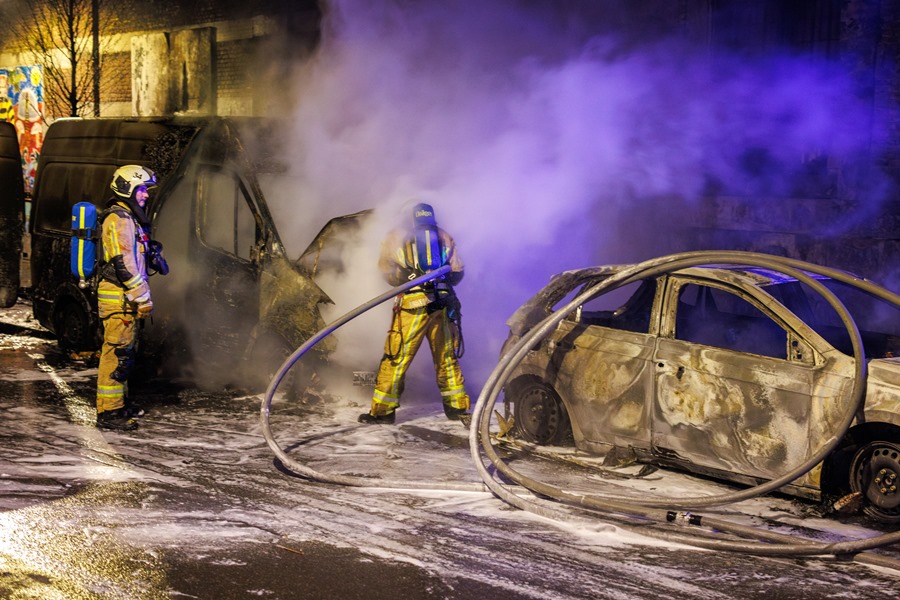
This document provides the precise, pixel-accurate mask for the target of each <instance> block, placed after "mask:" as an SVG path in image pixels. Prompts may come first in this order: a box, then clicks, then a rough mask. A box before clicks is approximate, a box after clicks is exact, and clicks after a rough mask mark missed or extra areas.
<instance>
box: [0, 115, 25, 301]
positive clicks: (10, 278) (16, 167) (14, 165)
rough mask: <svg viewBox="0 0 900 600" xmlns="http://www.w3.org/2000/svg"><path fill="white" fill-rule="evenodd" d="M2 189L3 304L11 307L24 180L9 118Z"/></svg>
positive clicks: (0, 163) (1, 153)
mask: <svg viewBox="0 0 900 600" xmlns="http://www.w3.org/2000/svg"><path fill="white" fill-rule="evenodd" d="M0 189H2V190H3V194H2V196H0V307H2V308H9V307H10V306H12V305H13V304H15V303H16V300H17V299H18V297H19V284H20V281H19V279H20V277H19V275H20V273H19V264H20V260H21V254H22V228H23V227H22V224H23V214H24V211H25V182H24V179H23V177H22V160H21V157H20V155H19V141H18V136H17V135H16V128H15V127H14V126H13V124H12V123H8V122H6V121H3V122H0Z"/></svg>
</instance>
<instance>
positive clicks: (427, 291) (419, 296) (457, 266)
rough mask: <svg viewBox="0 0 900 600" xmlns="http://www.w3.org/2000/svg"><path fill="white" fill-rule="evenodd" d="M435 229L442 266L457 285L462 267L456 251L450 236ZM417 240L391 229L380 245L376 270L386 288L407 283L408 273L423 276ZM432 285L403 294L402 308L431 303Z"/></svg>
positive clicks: (449, 280) (409, 234) (450, 280)
mask: <svg viewBox="0 0 900 600" xmlns="http://www.w3.org/2000/svg"><path fill="white" fill-rule="evenodd" d="M437 229H438V239H439V240H440V246H441V264H444V265H446V264H449V265H450V273H449V274H448V275H447V276H446V278H447V281H448V282H449V283H450V284H451V285H456V284H457V283H459V282H460V280H462V278H463V274H464V272H465V266H464V265H463V262H462V259H461V258H460V257H459V253H458V252H457V250H456V242H454V241H453V238H452V237H451V236H450V234H449V233H447V232H446V231H444V230H443V229H441V228H440V227H438V228H437ZM416 254H417V251H416V238H415V235H414V234H412V233H411V232H410V231H409V230H406V229H394V230H393V231H391V232H390V233H389V234H388V235H387V237H386V238H385V239H384V241H383V242H382V243H381V255H380V256H379V258H378V268H379V269H380V270H381V272H382V274H384V278H385V280H386V281H387V282H388V284H389V285H392V286H398V285H402V284H404V283H406V282H407V281H408V280H409V279H408V278H409V276H410V274H414V275H415V276H416V277H418V276H420V275H424V273H423V272H422V271H421V270H420V269H419V262H418V257H417V256H416ZM432 289H433V288H432V286H427V287H422V286H417V287H414V288H412V289H410V290H409V291H407V292H406V293H405V294H404V295H403V299H402V303H401V308H421V307H422V306H426V305H427V304H429V303H430V302H433V301H434V293H433V292H432Z"/></svg>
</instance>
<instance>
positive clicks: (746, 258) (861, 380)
mask: <svg viewBox="0 0 900 600" xmlns="http://www.w3.org/2000/svg"><path fill="white" fill-rule="evenodd" d="M710 263H725V264H744V265H750V266H757V267H762V268H768V269H772V270H775V271H778V272H781V273H783V274H785V275H788V276H791V277H794V278H796V279H798V280H799V281H801V282H803V283H805V284H807V285H809V286H810V287H812V288H813V289H814V290H815V291H816V292H818V293H819V294H820V295H822V296H823V297H824V298H825V299H826V300H827V301H828V303H829V304H830V305H831V306H832V307H833V308H834V309H835V310H836V311H837V313H838V315H839V316H840V318H841V321H842V323H843V324H844V326H845V327H846V328H847V331H848V333H849V334H850V339H851V342H852V345H853V353H854V358H855V377H854V380H853V386H852V388H851V393H850V394H849V397H850V401H849V402H848V403H847V405H846V407H847V408H846V410H845V412H844V414H843V415H842V418H841V419H840V422H839V425H838V427H837V432H836V433H835V434H834V435H833V436H832V437H831V438H829V439H828V440H827V441H826V443H825V444H824V445H823V447H822V448H820V449H819V450H818V451H817V452H815V453H814V454H813V455H812V456H811V457H810V458H808V459H807V460H806V461H804V462H803V463H802V464H800V465H798V466H797V467H795V468H793V469H791V470H790V471H788V472H787V473H785V474H784V475H782V476H781V477H778V478H776V479H774V480H772V481H770V482H767V483H764V484H760V485H757V486H754V487H751V488H748V489H746V490H742V491H738V492H734V493H730V494H722V495H719V496H708V497H700V498H686V499H680V500H673V499H646V500H638V499H635V498H633V497H622V496H609V495H597V494H591V495H587V494H573V493H571V492H566V491H564V490H562V489H560V488H559V487H556V486H551V485H547V484H543V483H541V482H538V481H536V480H534V479H532V478H529V477H526V476H524V475H522V474H521V473H518V472H517V471H515V470H514V469H512V468H511V467H509V465H507V464H506V463H505V462H504V461H503V460H502V459H501V458H500V457H499V456H498V455H497V453H496V452H495V451H494V449H493V446H492V445H491V440H490V431H489V425H490V418H491V417H490V411H489V410H488V407H490V406H493V405H494V403H495V402H496V399H497V397H498V395H499V393H500V391H501V390H502V388H503V385H504V384H505V383H506V381H507V380H508V379H509V377H510V376H511V374H512V372H513V371H514V369H515V368H516V367H517V366H518V364H519V363H520V362H521V361H522V359H523V358H524V357H525V355H527V353H528V352H529V351H530V349H531V348H533V347H534V346H535V345H536V344H538V343H540V341H542V340H543V339H544V338H545V337H547V336H548V335H549V334H550V333H551V332H552V331H553V330H554V329H555V327H556V326H557V324H558V323H559V322H560V321H561V320H562V319H563V318H565V317H566V316H567V315H568V314H569V313H571V312H572V311H574V310H575V309H576V308H577V307H578V306H579V305H581V304H582V303H584V302H585V301H586V300H587V299H589V298H591V297H593V296H595V295H597V294H599V293H600V292H603V291H606V290H610V289H614V288H616V287H620V286H622V285H625V284H627V283H630V282H632V281H635V280H638V279H641V278H644V277H652V276H657V275H659V274H662V273H665V272H670V271H674V270H677V269H683V268H688V267H691V266H699V265H704V264H710ZM800 269H804V270H805V271H810V272H813V273H816V274H821V275H827V276H832V277H834V278H835V279H838V280H843V281H848V280H853V282H854V283H859V282H860V280H858V279H856V278H852V277H850V276H848V275H847V274H846V273H843V272H840V271H835V270H833V269H827V268H824V267H818V266H816V265H809V264H807V263H803V262H801V261H794V260H792V259H784V258H778V257H772V256H769V255H764V254H756V253H747V252H689V253H682V254H676V255H671V256H665V257H661V258H658V259H655V260H651V261H647V262H644V263H641V264H639V265H635V266H633V267H631V268H629V269H626V270H624V271H621V272H620V273H618V274H616V275H614V276H611V277H610V278H608V279H606V280H604V281H603V282H601V283H599V284H597V285H595V286H592V287H591V288H590V289H587V290H585V291H584V292H582V293H581V294H579V295H578V297H576V298H575V299H573V300H572V301H571V302H569V303H568V304H566V305H565V306H564V307H562V308H560V309H559V310H557V311H556V312H554V313H552V314H551V315H549V316H548V317H547V318H545V319H544V320H543V321H541V322H540V323H538V324H537V325H536V326H535V327H533V328H532V329H531V330H530V331H529V332H528V333H527V334H525V335H524V336H523V337H522V338H521V339H520V340H519V341H518V342H517V343H516V344H515V345H514V346H513V348H512V349H511V350H510V351H509V352H508V353H507V354H506V355H505V356H504V357H503V358H501V360H500V362H499V364H498V365H497V367H496V368H495V369H494V371H493V372H492V373H491V375H490V377H489V378H488V381H487V382H486V384H485V386H484V388H483V389H482V392H481V394H480V395H479V398H478V401H477V403H476V405H475V408H474V409H473V415H472V418H473V422H474V423H476V424H477V426H476V427H472V429H471V430H470V432H469V448H470V451H471V453H472V458H473V461H474V463H475V466H476V469H477V470H478V472H479V475H480V476H481V478H482V480H483V481H484V482H485V484H486V485H487V486H488V487H490V488H491V491H493V492H494V493H495V494H496V495H497V496H498V497H500V498H501V499H503V500H505V501H507V502H509V503H510V504H512V505H513V506H517V507H518V508H521V509H523V510H528V511H530V512H534V513H537V514H544V515H546V513H547V510H546V507H545V506H543V505H541V504H539V503H537V502H534V501H532V500H528V499H526V498H524V497H522V496H519V495H516V494H512V493H510V491H509V489H507V488H506V487H505V486H501V485H499V483H498V482H497V481H496V480H495V479H494V476H493V475H492V474H491V473H489V472H488V470H487V469H486V468H485V465H484V463H483V460H482V457H481V455H480V453H479V449H480V448H483V449H484V452H485V455H486V456H487V457H488V459H489V460H490V461H491V463H492V464H493V465H494V467H495V468H496V470H497V471H498V472H499V473H501V474H502V475H504V476H505V477H506V478H508V479H509V480H511V481H512V482H514V483H518V484H519V485H521V486H523V487H525V488H527V489H529V490H531V491H532V492H534V493H535V494H537V495H540V496H547V497H552V498H555V499H557V500H560V501H562V502H565V503H568V504H572V505H576V506H580V507H582V508H586V509H588V510H598V511H603V512H612V513H617V514H620V515H630V516H632V517H638V518H641V519H651V520H653V521H656V522H658V523H667V522H679V523H683V524H688V525H699V524H700V523H703V524H705V525H709V526H710V527H715V528H716V529H719V530H721V531H728V532H731V533H735V534H737V535H743V536H748V535H749V536H752V537H756V538H758V539H768V540H769V541H770V542H773V541H776V538H775V537H773V536H771V535H766V532H762V531H757V530H755V529H753V528H750V529H749V530H748V528H745V527H742V526H737V525H733V524H730V523H728V522H726V521H722V520H713V519H709V518H703V517H698V516H695V515H691V514H690V513H681V512H678V511H676V510H672V508H695V507H701V506H718V505H722V504H730V503H733V502H738V501H740V500H744V499H747V498H752V497H755V496H759V495H761V494H765V493H767V492H770V491H773V490H775V489H777V488H779V487H781V486H783V485H785V484H787V483H790V482H791V481H793V480H795V479H797V478H798V477H800V476H802V475H803V474H805V473H806V472H807V471H809V470H810V469H812V468H813V467H815V466H816V465H817V464H818V463H820V462H821V461H822V460H824V458H825V457H826V456H827V455H828V454H830V453H831V451H833V450H834V449H835V448H836V447H837V445H838V444H839V443H840V440H841V438H843V436H844V435H845V434H846V432H847V430H848V429H849V427H850V425H851V424H852V421H853V419H854V418H855V416H856V413H857V411H858V409H859V408H860V406H861V404H862V401H863V398H864V392H865V386H866V381H867V373H868V372H867V368H866V363H865V356H864V352H863V348H862V340H861V337H860V335H859V331H858V329H857V327H856V324H855V322H854V321H853V319H852V317H851V316H850V315H849V313H848V312H847V310H846V308H845V307H844V306H843V304H842V303H841V302H840V301H839V300H838V299H837V298H836V297H835V296H834V294H833V293H832V292H831V291H830V290H828V289H827V288H825V287H824V286H823V285H822V284H821V283H819V282H818V281H817V280H815V279H814V278H812V277H810V276H809V275H808V274H806V273H805V272H804V271H803V270H800ZM879 295H880V296H882V297H884V296H885V295H884V294H883V293H879ZM890 296H893V297H892V298H889V299H890V300H891V301H893V302H895V303H896V304H898V305H900V297H897V296H896V295H893V294H890ZM658 507H670V508H669V509H668V510H659V509H658ZM641 532H642V533H648V534H649V535H656V536H664V537H666V539H670V540H674V541H679V542H682V543H687V544H690V545H695V546H698V545H699V546H702V547H710V548H717V549H727V550H734V551H740V552H752V553H756V554H769V555H823V554H835V555H837V554H845V553H856V552H859V551H861V550H865V549H869V548H874V547H879V546H884V545H888V544H892V543H896V542H897V541H900V532H896V533H892V534H886V535H882V536H877V537H873V538H869V539H867V540H856V541H851V542H842V543H837V544H820V543H816V542H812V541H809V540H802V541H801V542H800V543H795V544H787V543H781V542H783V541H784V540H780V539H779V540H777V541H778V543H759V542H735V541H731V540H710V539H703V538H699V539H698V538H697V536H684V535H681V534H673V533H671V532H655V533H653V534H650V533H649V531H648V530H647V528H646V527H644V528H643V529H642V531H641ZM892 562H893V568H897V566H896V565H897V564H900V563H897V561H892Z"/></svg>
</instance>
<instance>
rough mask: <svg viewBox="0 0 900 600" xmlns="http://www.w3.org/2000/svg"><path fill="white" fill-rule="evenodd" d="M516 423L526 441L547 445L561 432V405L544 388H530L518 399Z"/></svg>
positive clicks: (537, 386) (538, 386)
mask: <svg viewBox="0 0 900 600" xmlns="http://www.w3.org/2000/svg"><path fill="white" fill-rule="evenodd" d="M517 404H518V410H517V411H516V423H517V424H518V425H519V430H520V431H521V433H522V434H523V437H525V439H526V440H528V441H530V442H535V443H538V444H546V443H548V442H550V441H552V440H554V439H556V436H557V434H558V432H559V427H560V420H561V418H562V415H561V409H560V406H559V403H558V402H557V401H556V398H554V397H553V396H552V395H551V393H550V392H549V390H547V388H545V387H544V386H540V385H535V386H532V387H529V388H528V389H527V390H525V391H524V393H523V394H522V395H521V396H520V398H519V399H518V402H517Z"/></svg>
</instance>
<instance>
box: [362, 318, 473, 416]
mask: <svg viewBox="0 0 900 600" xmlns="http://www.w3.org/2000/svg"><path fill="white" fill-rule="evenodd" d="M450 327H452V325H451V323H450V321H449V319H447V311H445V310H438V311H435V312H433V313H431V314H430V315H429V314H428V311H427V309H426V308H425V307H421V308H416V309H404V310H399V311H395V312H394V317H393V322H392V324H391V330H390V331H389V332H388V336H387V340H386V341H385V344H384V356H383V357H382V359H381V364H380V365H379V367H378V377H377V380H376V383H375V392H374V394H373V395H372V414H373V415H383V414H386V413H389V412H392V411H393V410H395V409H396V408H397V406H398V405H399V403H400V395H401V394H402V393H403V386H404V381H405V379H406V371H407V370H408V369H409V365H410V364H411V363H412V360H413V358H414V357H415V355H416V352H418V350H419V347H420V346H421V345H422V341H423V340H425V339H427V340H428V345H429V347H430V348H431V357H432V359H433V361H434V372H435V376H436V378H437V385H438V389H440V392H441V401H442V402H443V403H444V404H445V405H447V406H450V407H453V408H459V409H464V410H468V408H469V395H468V394H466V390H465V379H464V378H463V374H462V369H460V367H459V362H458V361H457V359H456V354H455V349H454V348H453V339H454V337H453V336H452V335H451V334H450Z"/></svg>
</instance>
